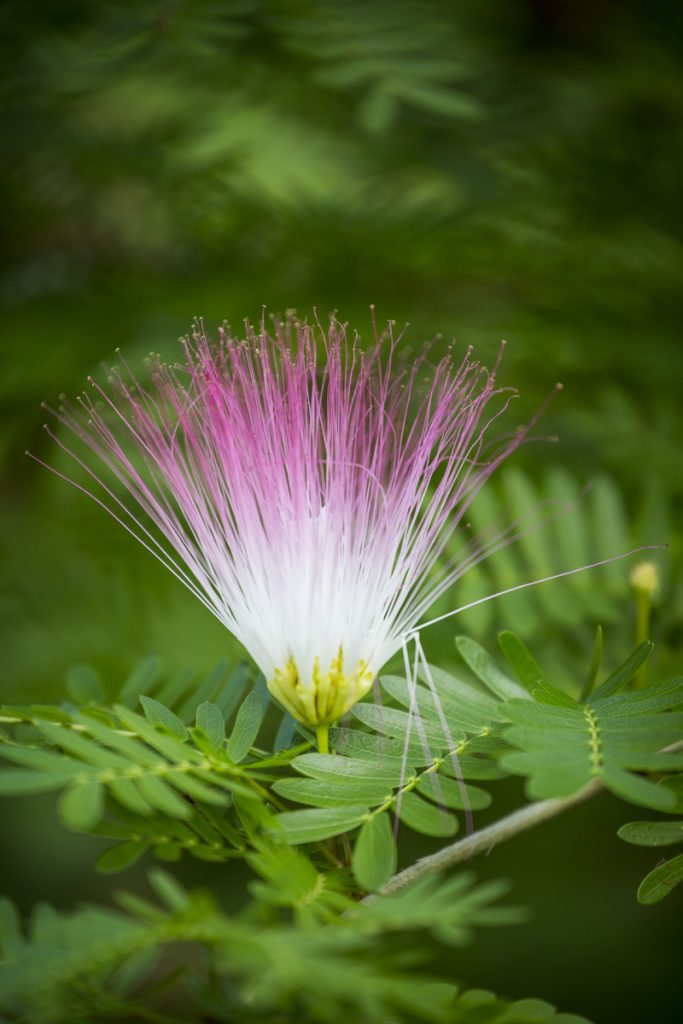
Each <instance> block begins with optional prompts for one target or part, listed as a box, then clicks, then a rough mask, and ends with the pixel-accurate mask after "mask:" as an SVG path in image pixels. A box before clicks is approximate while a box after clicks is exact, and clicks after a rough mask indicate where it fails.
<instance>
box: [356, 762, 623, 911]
mask: <svg viewBox="0 0 683 1024" xmlns="http://www.w3.org/2000/svg"><path fill="white" fill-rule="evenodd" d="M601 789H604V786H603V784H602V782H601V781H600V779H593V781H592V782H589V783H588V785H587V786H584V788H583V789H580V790H579V792H578V793H572V795H571V796H567V797H562V798H557V797H554V798H552V799H551V800H539V801H537V802H536V803H533V804H529V805H528V806H527V807H522V808H521V810H519V811H514V812H513V813H512V814H508V815H507V817H505V818H501V819H500V821H497V822H495V824H493V825H489V826H488V827H487V828H483V829H482V830H481V831H480V832H475V833H474V834H473V835H471V836H466V837H465V839H460V840H458V842H457V843H451V845H450V846H445V847H444V848H443V850H439V851H438V853H433V854H431V856H429V857H423V858H422V859H421V860H418V861H416V862H415V863H414V864H411V865H410V867H409V868H405V869H404V870H403V871H399V872H398V874H397V875H394V877H393V878H391V879H390V880H389V881H388V882H387V884H386V885H385V886H384V887H383V888H382V889H381V890H380V892H379V895H380V896H388V895H390V894H391V893H394V892H399V891H400V890H401V889H405V888H406V886H408V885H412V883H413V882H416V881H417V880H418V878H422V877H423V875H429V874H432V873H433V872H435V871H444V870H445V869H446V868H452V867H453V866H454V865H455V864H460V863H461V862H462V861H464V860H469V858H470V857H474V856H476V854H478V853H488V851H489V850H491V849H493V847H494V846H497V845H498V843H502V842H504V841H505V840H506V839H511V838H512V837H513V836H515V835H517V833H518V832H524V831H525V830H526V829H528V828H533V827H534V825H539V824H540V823H541V822H542V821H547V820H548V818H554V817H555V816H556V815H557V814H561V813H562V812H563V811H566V810H569V808H570V807H575V806H576V805H577V804H581V803H583V802H584V800H589V799H590V797H592V796H594V795H595V794H596V793H599V792H600V790H601ZM376 899H377V896H366V897H365V899H364V900H363V901H362V902H363V903H373V902H374V901H375V900H376Z"/></svg>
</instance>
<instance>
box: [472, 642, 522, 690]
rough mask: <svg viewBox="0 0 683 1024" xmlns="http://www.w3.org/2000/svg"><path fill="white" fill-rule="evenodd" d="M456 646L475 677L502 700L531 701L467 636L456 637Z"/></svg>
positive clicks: (481, 648)
mask: <svg viewBox="0 0 683 1024" xmlns="http://www.w3.org/2000/svg"><path fill="white" fill-rule="evenodd" d="M455 645H456V647H457V648H458V651H459V652H460V655H461V656H462V658H463V660H464V661H465V662H466V664H467V665H469V667H470V669H471V670H472V672H474V674H475V676H477V678H478V679H481V681H482V683H484V685H485V686H487V687H488V689H489V690H490V691H491V692H492V693H494V694H495V695H496V697H500V698H501V700H510V699H511V698H513V697H522V698H526V699H529V694H528V693H527V692H526V690H525V689H524V688H523V687H522V686H520V685H519V683H515V682H514V680H512V679H510V677H509V676H507V675H506V674H505V673H504V672H502V671H501V669H499V668H498V666H497V665H496V663H495V661H493V659H492V658H491V657H490V655H488V654H487V653H486V651H485V650H484V648H483V647H480V645H479V644H478V643H476V641H474V640H471V639H470V638H469V637H467V636H459V637H456V640H455Z"/></svg>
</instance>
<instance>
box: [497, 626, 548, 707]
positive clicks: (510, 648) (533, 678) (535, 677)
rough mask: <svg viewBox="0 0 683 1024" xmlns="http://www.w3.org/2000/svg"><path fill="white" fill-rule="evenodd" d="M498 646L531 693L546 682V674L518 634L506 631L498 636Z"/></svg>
mask: <svg viewBox="0 0 683 1024" xmlns="http://www.w3.org/2000/svg"><path fill="white" fill-rule="evenodd" d="M498 644H499V646H500V649H501V651H502V652H503V654H504V656H505V659H506V660H507V662H508V664H509V665H510V667H511V668H512V670H513V671H514V673H515V675H516V676H517V678H518V679H519V681H520V683H521V684H522V686H524V688H525V689H527V690H529V692H531V691H532V690H533V688H534V687H535V686H538V685H539V684H540V683H541V682H543V681H544V674H543V670H542V669H541V666H540V665H539V664H538V662H537V661H536V659H535V658H534V656H533V654H532V653H531V652H530V651H529V649H528V647H527V646H526V644H525V643H524V641H523V640H521V639H520V638H519V637H518V636H517V634H516V633H513V632H512V631H511V630H509V629H506V630H504V631H503V632H502V633H499V634H498Z"/></svg>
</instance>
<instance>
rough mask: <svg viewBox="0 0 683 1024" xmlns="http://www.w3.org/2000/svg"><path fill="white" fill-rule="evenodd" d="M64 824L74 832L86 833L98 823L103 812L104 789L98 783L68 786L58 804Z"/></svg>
mask: <svg viewBox="0 0 683 1024" xmlns="http://www.w3.org/2000/svg"><path fill="white" fill-rule="evenodd" d="M58 809H59V816H60V818H61V819H62V821H63V822H64V824H65V825H66V826H67V827H68V828H71V829H74V830H75V831H76V832H87V831H88V830H89V829H91V828H92V827H93V826H94V825H96V824H97V823H98V821H99V820H100V818H101V817H102V813H103V811H104V788H103V786H102V784H101V783H100V782H86V783H83V784H81V785H75V786H70V787H69V789H67V790H66V791H65V792H64V793H63V794H62V796H61V798H60V800H59V804H58Z"/></svg>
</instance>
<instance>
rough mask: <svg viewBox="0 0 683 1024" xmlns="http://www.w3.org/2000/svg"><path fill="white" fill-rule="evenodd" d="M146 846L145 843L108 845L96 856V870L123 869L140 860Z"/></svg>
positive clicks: (109, 872) (108, 871)
mask: <svg viewBox="0 0 683 1024" xmlns="http://www.w3.org/2000/svg"><path fill="white" fill-rule="evenodd" d="M147 848H148V845H147V844H146V843H119V845H118V846H110V847H109V849H108V850H105V851H104V853H101V854H100V856H99V857H98V858H97V863H96V866H97V870H98V871H102V872H103V873H104V874H114V873H115V872H117V871H124V870H125V869H126V868H129V867H130V866H131V865H132V864H135V862H136V861H138V860H140V857H142V855H143V853H144V852H145V850H146V849H147Z"/></svg>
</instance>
